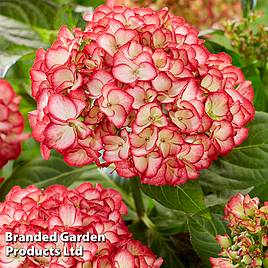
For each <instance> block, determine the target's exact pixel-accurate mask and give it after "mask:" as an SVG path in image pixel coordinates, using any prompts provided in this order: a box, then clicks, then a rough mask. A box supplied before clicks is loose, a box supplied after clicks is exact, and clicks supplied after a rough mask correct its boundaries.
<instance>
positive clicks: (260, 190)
mask: <svg viewBox="0 0 268 268" xmlns="http://www.w3.org/2000/svg"><path fill="white" fill-rule="evenodd" d="M267 193H268V182H267V183H264V184H260V185H258V186H256V187H254V189H253V190H252V191H251V192H250V193H249V195H250V196H251V197H255V196H256V197H258V198H259V199H260V200H261V201H262V202H264V201H268V195H267Z"/></svg>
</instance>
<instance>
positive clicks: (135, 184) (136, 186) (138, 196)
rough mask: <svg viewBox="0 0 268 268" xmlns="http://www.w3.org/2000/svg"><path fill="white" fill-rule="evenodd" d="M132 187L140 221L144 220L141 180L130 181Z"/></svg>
mask: <svg viewBox="0 0 268 268" xmlns="http://www.w3.org/2000/svg"><path fill="white" fill-rule="evenodd" d="M130 186H131V191H132V196H133V199H134V202H135V207H136V212H137V215H138V217H139V219H140V220H142V219H143V217H144V215H145V208H144V203H143V198H142V193H141V186H140V181H139V178H137V177H135V178H133V179H130Z"/></svg>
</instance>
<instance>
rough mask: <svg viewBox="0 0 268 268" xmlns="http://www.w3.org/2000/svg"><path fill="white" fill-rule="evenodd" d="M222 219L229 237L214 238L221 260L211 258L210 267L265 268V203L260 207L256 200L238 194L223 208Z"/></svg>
mask: <svg viewBox="0 0 268 268" xmlns="http://www.w3.org/2000/svg"><path fill="white" fill-rule="evenodd" d="M224 215H225V216H224V218H225V220H227V221H228V222H229V228H230V235H227V234H225V235H224V236H222V235H218V236H217V237H216V240H217V242H218V243H219V245H220V247H221V249H222V251H221V253H220V254H219V256H220V258H210V262H211V265H212V267H214V268H217V267H218V268H226V267H248V268H254V267H264V268H266V267H267V263H268V202H264V204H263V206H260V202H259V199H258V198H257V197H255V198H250V196H249V195H246V196H243V195H242V194H237V195H235V196H233V197H232V198H231V199H230V200H229V202H228V203H227V204H226V206H225V210H224Z"/></svg>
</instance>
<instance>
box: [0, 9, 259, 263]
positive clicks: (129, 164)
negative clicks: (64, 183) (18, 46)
mask: <svg viewBox="0 0 268 268" xmlns="http://www.w3.org/2000/svg"><path fill="white" fill-rule="evenodd" d="M84 19H85V20H86V22H87V25H86V28H85V29H84V30H81V29H78V28H76V29H74V30H73V31H69V30H68V29H67V28H66V27H62V28H61V29H60V31H59V34H58V38H57V40H56V41H55V43H54V44H53V45H52V46H51V48H49V49H48V50H47V51H45V50H43V49H39V50H38V51H37V53H36V59H35V62H34V64H33V67H32V69H31V79H32V96H33V97H34V98H35V100H36V101H37V110H36V111H34V112H31V113H30V115H29V119H30V123H31V127H32V128H33V137H34V138H35V139H36V140H37V141H38V142H40V143H41V152H42V155H43V157H44V158H45V159H48V158H49V154H50V150H52V149H56V150H57V151H58V152H60V153H61V154H62V155H63V156H64V160H65V161H66V162H67V163H68V164H69V165H74V166H83V165H87V164H90V163H92V162H96V163H97V164H98V165H99V166H108V165H111V166H113V167H115V171H117V172H118V173H119V174H120V175H121V176H123V177H127V178H131V177H134V176H139V177H140V178H141V181H142V182H143V183H147V184H155V185H165V184H170V185H178V184H183V183H185V182H187V180H190V179H195V178H197V177H198V174H199V172H200V170H201V169H204V168H208V167H209V166H210V165H211V164H212V162H213V161H214V160H215V159H217V157H218V156H220V155H225V154H227V153H229V152H230V151H231V150H232V149H233V148H234V147H235V146H237V145H239V144H241V143H242V142H243V141H244V140H245V139H246V137H247V135H248V129H247V128H246V125H247V124H248V123H249V122H250V121H251V120H252V119H253V118H254V107H253V104H252V102H253V89H252V86H251V82H249V81H245V78H244V76H243V74H242V72H241V70H239V69H238V68H236V67H234V66H233V65H232V59H231V57H230V56H228V55H227V54H225V53H219V54H212V53H210V52H209V51H208V50H207V49H206V47H205V46H204V41H203V40H201V39H199V38H198V31H197V30H195V29H194V28H193V27H192V26H191V25H189V24H187V23H186V22H185V21H184V19H183V18H181V17H176V16H174V15H172V14H171V13H169V12H168V11H167V10H164V9H163V10H160V11H154V10H152V9H150V8H147V9H140V8H135V9H131V8H128V7H120V6H117V7H113V8H111V7H109V6H100V7H98V8H96V9H95V11H94V12H92V13H90V14H89V13H88V14H87V15H85V16H84ZM55 100H57V101H55ZM53 103H54V104H53ZM55 103H56V105H55ZM57 106H58V107H61V108H59V109H57ZM53 107H54V108H53ZM1 111H3V112H2V114H0V117H1V116H2V117H5V114H6V113H5V111H4V109H1ZM1 127H2V128H5V127H7V125H2V126H1V125H0V129H1ZM153 165H155V166H153ZM106 262H107V263H110V260H108V259H106V258H105V259H103V260H102V261H101V262H100V263H106ZM96 265H97V264H96ZM109 265H110V264H109Z"/></svg>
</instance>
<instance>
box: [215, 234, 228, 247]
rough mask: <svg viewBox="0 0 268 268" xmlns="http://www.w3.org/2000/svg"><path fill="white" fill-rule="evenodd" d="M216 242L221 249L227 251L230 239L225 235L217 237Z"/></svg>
mask: <svg viewBox="0 0 268 268" xmlns="http://www.w3.org/2000/svg"><path fill="white" fill-rule="evenodd" d="M216 240H217V242H218V243H219V245H220V247H221V248H222V249H227V248H229V247H230V246H231V240H230V237H229V236H228V235H227V234H225V235H217V236H216Z"/></svg>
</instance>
